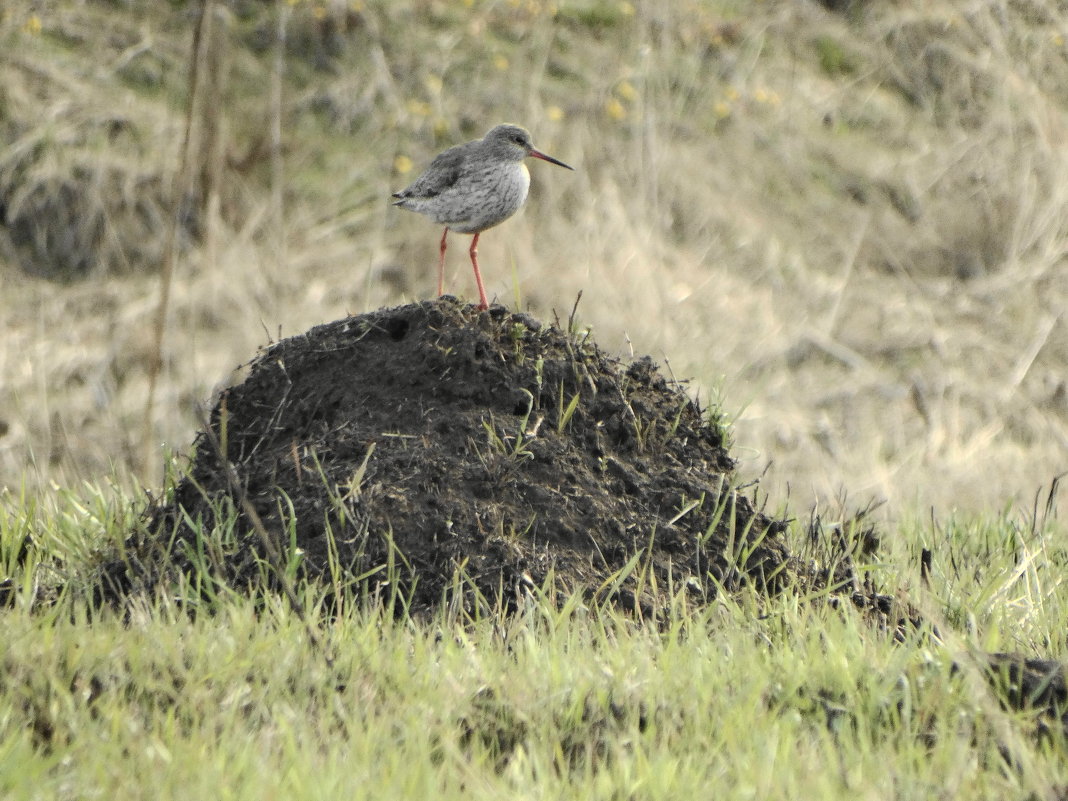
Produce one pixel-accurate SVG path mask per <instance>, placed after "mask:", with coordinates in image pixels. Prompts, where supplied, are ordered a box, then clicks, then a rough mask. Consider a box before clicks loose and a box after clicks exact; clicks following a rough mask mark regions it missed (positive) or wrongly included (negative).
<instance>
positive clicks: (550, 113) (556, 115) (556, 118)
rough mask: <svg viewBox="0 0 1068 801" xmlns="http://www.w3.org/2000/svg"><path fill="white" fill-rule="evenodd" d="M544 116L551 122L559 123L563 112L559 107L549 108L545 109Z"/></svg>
mask: <svg viewBox="0 0 1068 801" xmlns="http://www.w3.org/2000/svg"><path fill="white" fill-rule="evenodd" d="M545 116H546V117H548V118H549V119H550V120H551V121H552V122H560V120H562V119H563V118H564V110H563V109H562V108H560V107H559V106H549V107H548V108H547V109H545Z"/></svg>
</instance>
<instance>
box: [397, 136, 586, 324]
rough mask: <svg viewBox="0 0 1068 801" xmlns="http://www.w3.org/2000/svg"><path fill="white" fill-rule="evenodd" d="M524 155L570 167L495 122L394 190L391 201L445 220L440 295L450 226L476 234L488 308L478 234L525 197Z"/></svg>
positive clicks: (478, 279) (474, 250) (474, 249)
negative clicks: (478, 135)
mask: <svg viewBox="0 0 1068 801" xmlns="http://www.w3.org/2000/svg"><path fill="white" fill-rule="evenodd" d="M527 156H531V157H533V158H536V159H541V160H542V161H548V162H549V163H550V164H556V165H557V166H559V167H566V168H567V169H569V170H573V169H574V167H570V166H568V165H567V164H564V162H562V161H560V160H558V159H554V158H553V157H552V156H547V155H546V154H544V153H542V152H541V151H539V150H537V149H535V147H534V145H533V143H532V142H531V140H530V134H529V133H528V132H527V131H526V130H525V129H524V128H520V127H519V126H518V125H498V126H496V127H494V128H492V129H490V131H489V132H488V133H487V134H486V135H485V136H483V137H482V138H481V139H475V140H473V141H470V142H465V143H464V144H462V145H456V146H455V147H450V148H449V149H448V150H446V151H444V152H443V153H440V154H438V156H437V158H435V159H434V160H433V161H432V162H431V163H430V166H429V167H428V168H427V170H426V172H424V173H423V174H422V175H420V176H419V177H418V178H416V179H415V181H413V182H412V184H411V186H409V187H408V188H407V189H402V190H401V191H400V192H395V193H394V194H393V197H395V198H397V200H396V201H395V202H394V204H393V205H395V206H400V207H401V208H402V209H408V210H409V211H415V212H418V213H419V214H425V215H426V216H427V217H429V218H430V219H432V220H433V221H434V222H436V223H438V224H439V225H444V226H445V232H444V233H443V234H442V235H441V257H440V260H439V262H438V295H441V294H444V292H445V240H446V238H447V237H448V235H449V231H456V232H457V233H461V234H474V235H475V236H474V238H473V239H472V240H471V249H470V251H469V253H470V254H471V266H472V267H474V268H475V283H476V284H478V300H479V304H478V308H479V309H488V308H489V302H488V301H487V300H486V289H485V287H484V286H483V284H482V274H481V273H480V272H479V270H478V237H479V234H481V233H482V232H483V231H485V230H486V229H487V228H492V227H493V226H495V225H497V224H498V223H502V222H504V221H505V220H507V219H508V218H509V217H511V216H512V215H513V214H515V213H516V212H517V211H519V209H520V207H521V206H522V205H523V202H524V201H525V200H526V199H527V190H528V189H529V188H530V172H529V170H527V166H526V165H525V164H524V163H523V159H525V158H527Z"/></svg>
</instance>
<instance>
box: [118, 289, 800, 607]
mask: <svg viewBox="0 0 1068 801" xmlns="http://www.w3.org/2000/svg"><path fill="white" fill-rule="evenodd" d="M220 454H225V457H226V458H225V460H223V459H221V458H220ZM733 468H734V462H733V461H732V460H731V458H730V456H729V454H728V452H727V443H726V441H725V437H724V429H723V428H722V427H721V426H720V425H719V423H718V420H717V419H716V417H715V414H714V413H709V412H705V411H702V410H701V409H700V408H699V407H698V405H697V403H696V402H695V401H694V400H693V399H691V398H690V397H689V396H688V395H687V394H686V393H685V392H684V391H683V389H682V388H681V387H679V386H678V385H676V384H674V383H672V382H670V381H668V380H666V379H665V378H664V376H663V375H661V373H660V372H659V370H658V369H657V367H656V365H655V364H654V363H653V362H652V361H651V360H650V359H648V358H642V359H638V360H637V361H633V362H631V363H629V364H628V363H622V362H620V361H619V360H617V359H614V358H611V357H609V356H607V355H606V354H604V353H603V352H602V351H601V350H599V349H598V348H597V347H596V346H595V345H594V344H592V343H591V342H590V341H589V339H588V338H586V336H584V335H582V334H573V333H568V332H565V331H563V330H561V329H560V328H559V327H557V326H548V325H542V324H541V323H539V322H538V321H537V320H534V319H532V318H531V317H529V316H527V315H524V314H512V313H509V312H508V311H507V310H506V309H504V308H502V307H499V306H497V307H494V308H492V309H490V310H489V311H488V312H478V311H476V310H475V309H474V307H472V306H462V305H460V304H459V303H458V302H456V301H455V300H453V299H451V298H443V299H442V300H439V301H435V302H425V303H420V304H412V305H408V306H401V307H399V308H395V309H388V310H383V311H378V312H373V313H371V314H366V315H361V316H357V317H350V318H347V319H343V320H338V321H336V322H333V323H328V324H326V325H322V326H318V327H316V328H313V329H312V330H311V331H309V332H308V333H306V334H303V335H301V336H295V337H292V338H290V339H286V340H283V341H281V342H278V343H277V344H275V345H272V346H271V347H269V348H267V349H266V350H265V351H264V352H263V353H262V354H261V355H260V356H259V357H258V358H257V359H256V360H255V361H254V362H253V363H252V364H251V369H250V372H249V375H248V377H247V378H246V379H245V381H244V382H243V383H241V384H239V385H237V386H234V387H232V388H230V389H228V390H227V391H225V392H224V393H223V394H222V396H221V397H220V399H219V401H218V403H217V405H216V407H215V409H214V411H213V412H212V415H211V422H210V430H207V431H204V432H202V433H201V434H200V436H199V437H198V439H197V442H196V447H195V455H194V458H193V463H192V465H191V468H190V470H189V472H188V475H186V476H185V477H184V478H182V480H181V481H180V482H179V483H178V485H177V487H176V488H175V490H174V492H173V493H170V494H169V497H167V498H166V500H165V501H163V502H161V503H159V504H157V505H156V506H155V507H154V508H153V509H152V510H151V511H150V518H149V520H148V521H147V525H146V526H145V527H144V529H143V530H142V531H141V532H140V533H139V534H138V535H137V536H135V537H133V538H132V539H131V540H130V542H129V543H128V544H127V549H126V550H127V554H126V559H125V560H124V561H123V562H122V563H121V564H120V563H115V564H112V565H111V566H110V567H109V568H108V570H107V571H106V574H107V578H108V583H109V585H110V589H109V590H108V592H107V594H109V595H113V594H114V593H115V592H116V591H117V592H118V593H120V594H121V595H126V594H128V593H129V592H131V591H142V590H149V591H152V590H155V589H157V588H159V587H161V586H165V585H166V583H168V582H172V581H173V580H174V579H175V578H177V577H179V576H180V574H182V573H185V574H187V575H191V574H192V573H193V572H194V571H193V568H194V566H195V565H197V564H200V565H202V566H203V565H207V567H208V573H210V575H211V576H212V577H213V578H214V579H215V580H217V581H219V582H225V583H226V584H227V585H229V586H231V587H242V586H247V585H250V584H256V583H257V582H259V581H261V580H263V579H264V578H265V577H266V578H267V579H268V580H269V581H277V579H278V576H279V574H285V573H286V571H288V572H289V573H290V574H291V575H293V576H298V575H299V576H303V577H309V578H312V579H316V580H324V581H326V582H329V583H331V584H334V585H335V586H336V585H337V583H338V582H347V583H348V584H349V586H352V583H353V581H355V582H356V584H357V585H358V588H359V591H360V592H366V593H377V594H379V595H380V596H382V597H386V596H387V595H388V596H390V597H392V598H393V599H394V600H397V599H398V598H399V599H401V600H402V601H403V602H404V603H410V605H411V608H412V609H414V610H421V609H429V608H433V607H435V606H436V605H438V604H439V603H440V602H441V601H442V600H443V599H444V598H445V597H447V596H448V595H449V593H448V590H449V589H450V588H456V587H460V588H461V589H462V592H461V595H463V596H464V601H465V604H466V605H467V606H468V608H470V605H471V603H472V602H475V601H476V600H482V601H485V602H487V603H489V604H495V603H498V602H501V601H503V602H504V603H505V604H506V605H511V604H514V603H515V601H516V599H517V598H518V597H521V596H522V595H523V594H525V593H529V592H536V591H538V590H540V589H541V588H542V587H544V586H546V585H547V580H549V579H551V581H550V582H549V583H550V584H551V585H552V588H553V591H556V592H562V593H571V592H575V591H579V592H584V593H585V594H586V595H587V597H594V596H595V597H596V600H602V599H612V600H615V601H616V602H618V603H620V604H621V605H623V606H624V607H628V608H630V609H634V610H637V611H639V612H642V613H644V614H653V615H655V614H656V613H657V612H658V610H660V609H663V608H664V605H665V604H666V602H667V599H668V598H669V597H670V596H671V595H674V594H676V593H678V592H680V591H684V592H686V593H687V594H689V595H691V596H693V597H694V598H695V599H702V600H703V599H706V598H708V597H711V596H713V595H714V594H715V593H716V592H718V591H719V590H720V589H728V590H733V589H735V588H737V587H739V586H741V585H742V584H744V583H746V582H754V583H755V584H756V585H757V586H758V587H760V588H761V589H763V590H774V589H775V588H776V587H778V586H781V584H782V583H783V582H784V581H786V580H788V579H789V576H788V573H789V570H790V566H791V564H792V562H791V560H790V558H789V555H788V554H787V551H786V548H785V546H784V545H783V543H782V542H781V539H780V536H779V535H780V534H781V533H782V531H783V530H784V528H785V523H784V522H783V521H779V520H772V519H769V518H768V517H766V516H765V515H763V514H761V513H759V512H757V511H755V510H754V508H753V506H752V504H751V502H750V501H749V500H748V499H747V498H746V497H745V496H743V495H742V494H740V493H739V492H738V491H737V490H736V489H735V487H734V484H733V474H732V471H733ZM203 573H204V571H203V570H201V572H200V574H201V577H202V576H203Z"/></svg>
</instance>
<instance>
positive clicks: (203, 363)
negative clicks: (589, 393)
mask: <svg viewBox="0 0 1068 801" xmlns="http://www.w3.org/2000/svg"><path fill="white" fill-rule="evenodd" d="M271 7H273V6H272V5H271V4H242V3H236V2H235V3H232V4H230V8H229V10H227V11H225V12H221V16H220V20H219V24H220V28H221V30H222V31H223V38H222V39H221V42H222V44H221V45H220V47H222V48H223V49H224V52H222V53H220V54H217V55H218V56H219V58H220V61H219V64H221V65H222V66H221V67H220V68H219V75H220V76H221V77H219V80H218V83H217V84H214V85H213V89H212V91H213V92H215V93H217V98H218V100H217V102H215V103H212V104H210V105H209V106H207V108H206V110H204V109H201V110H200V111H198V114H199V115H200V117H199V118H198V119H199V120H200V122H201V123H202V124H204V126H205V129H206V130H210V131H212V132H214V134H213V135H216V136H218V137H219V138H220V145H219V146H220V147H221V149H222V150H221V152H222V154H223V155H222V164H223V165H224V166H222V167H221V168H220V169H221V173H220V174H219V180H218V183H217V186H216V188H215V192H214V194H213V195H212V197H211V198H209V197H207V194H211V193H207V194H206V195H203V196H198V197H196V198H195V199H194V201H193V202H192V205H191V206H190V207H189V209H190V210H189V211H188V213H187V214H186V215H184V216H183V218H182V219H183V222H184V224H185V225H186V228H185V229H184V230H185V231H186V233H187V236H186V237H185V238H184V248H183V249H182V251H181V254H180V258H179V262H178V264H177V268H176V269H177V272H176V275H175V285H174V288H173V292H172V296H171V299H170V316H169V318H168V325H167V337H166V342H165V347H164V354H163V356H164V368H163V373H162V375H161V383H160V386H159V389H158V395H157V402H156V410H155V419H154V421H153V424H154V432H155V433H154V436H155V438H156V440H157V441H158V442H159V443H165V445H166V447H167V448H169V449H173V450H178V451H181V450H182V449H183V448H185V447H186V445H187V443H188V442H189V441H190V440H191V436H192V433H193V431H194V430H195V428H196V427H197V426H198V420H197V411H196V410H197V408H198V406H199V405H200V404H201V403H203V402H204V401H205V400H206V399H207V398H208V397H209V395H210V394H211V392H212V391H213V390H214V388H216V387H218V386H220V385H222V384H225V383H226V382H228V381H229V380H230V379H231V376H232V372H231V371H232V370H233V369H234V368H235V367H236V366H237V365H239V364H240V363H242V362H244V361H246V360H248V359H249V358H251V356H252V355H253V353H254V352H255V349H256V348H257V347H258V346H259V345H262V344H264V343H265V342H267V341H268V339H269V338H270V337H277V336H279V335H289V334H294V333H299V332H301V331H303V330H305V329H306V328H307V327H309V326H311V325H313V324H315V323H319V322H323V321H326V320H330V319H334V318H336V317H338V316H340V315H343V314H345V313H348V312H360V311H364V310H368V309H373V308H377V307H379V306H381V305H384V304H392V303H399V302H402V301H404V300H407V299H412V298H417V297H425V296H427V295H429V294H430V293H431V292H432V291H433V285H434V280H435V276H434V269H433V265H434V259H435V252H436V245H437V237H438V234H439V232H438V231H437V230H436V229H435V227H434V226H433V225H432V224H430V223H429V222H427V221H426V220H424V219H422V218H419V217H417V216H415V215H408V214H404V213H401V212H398V211H396V210H394V209H392V208H390V207H389V205H388V203H387V202H386V201H387V198H388V196H389V193H390V192H391V191H393V190H395V189H397V188H399V187H400V186H403V185H404V184H405V183H406V182H407V181H408V180H409V179H410V178H411V177H412V174H411V172H405V169H406V168H407V169H408V170H417V169H419V168H420V167H422V166H423V165H425V164H426V163H427V162H428V161H429V159H430V158H431V157H432V156H433V154H434V153H435V152H436V151H438V150H439V149H441V148H443V147H444V146H447V145H449V144H452V143H455V142H458V141H461V140H463V139H466V138H471V137H473V136H477V135H480V134H481V133H482V132H484V130H485V129H487V128H488V127H490V126H491V125H492V124H494V123H496V122H499V121H502V120H511V121H516V122H521V123H523V124H525V125H527V126H528V127H529V128H531V130H532V131H533V133H534V138H535V142H536V143H537V144H538V146H539V147H541V148H543V149H544V150H546V151H548V152H550V153H552V154H554V155H556V156H558V157H559V158H561V159H563V160H565V161H567V162H568V163H570V164H572V165H574V166H575V167H576V168H577V169H578V172H577V173H574V174H571V173H566V174H565V173H564V172H563V171H556V170H554V169H553V168H551V167H547V166H545V165H538V164H534V165H533V166H532V173H534V178H533V183H534V186H533V188H532V193H531V194H532V196H531V200H530V203H529V205H528V209H527V211H526V213H525V214H524V215H522V216H520V217H519V218H517V219H515V220H512V221H509V222H508V223H506V224H505V225H503V226H502V227H501V228H499V229H496V230H493V231H491V232H489V233H487V234H486V235H485V237H484V238H483V240H482V241H481V242H480V245H481V247H480V260H481V261H482V263H483V265H484V266H485V270H484V273H485V274H486V277H487V281H488V287H487V289H488V291H489V292H490V294H491V295H496V296H497V298H498V299H500V300H501V301H503V302H506V303H508V304H509V305H516V304H517V303H518V305H521V306H523V307H526V308H530V309H531V310H532V311H533V312H534V313H535V314H537V315H539V316H542V317H551V315H552V313H553V311H554V310H556V311H558V312H560V314H561V316H564V314H565V313H566V311H567V310H569V309H570V307H571V305H572V303H573V301H574V298H575V296H576V294H577V293H578V292H579V291H582V292H583V300H582V304H581V306H580V316H581V317H582V319H583V320H584V321H585V323H587V324H589V325H591V326H592V327H593V329H594V335H595V337H596V338H597V339H598V340H599V342H600V343H601V344H602V345H603V346H605V347H607V348H609V349H618V350H620V351H623V352H627V351H628V350H630V349H632V350H633V351H634V352H635V353H636V354H641V353H651V354H653V355H654V356H655V357H657V358H658V359H666V360H668V361H670V363H671V365H672V368H673V370H674V373H675V375H676V376H678V377H679V378H687V377H689V378H692V379H693V381H694V387H695V390H699V391H700V393H701V394H702V395H703V396H705V397H707V396H709V395H710V394H711V395H713V396H715V397H719V398H721V399H722V400H723V402H724V404H725V408H726V410H727V411H728V412H729V413H731V414H735V415H737V423H736V443H737V455H738V456H740V457H741V458H742V459H743V469H744V470H745V472H746V473H748V474H751V475H757V474H760V473H761V472H762V471H763V469H764V467H765V465H766V463H767V462H769V461H770V462H772V467H771V469H770V470H769V471H768V473H767V475H766V476H765V479H764V482H765V488H766V489H768V490H769V491H770V493H771V497H772V498H773V499H774V500H775V501H776V502H779V501H782V500H784V499H785V498H786V496H787V494H790V495H792V497H793V502H794V503H795V504H799V505H801V506H807V505H809V503H810V502H811V499H812V498H813V497H815V498H816V499H819V500H827V499H832V498H834V497H835V496H836V495H838V494H839V493H840V492H841V491H842V490H843V489H844V490H846V491H848V492H849V493H850V495H851V496H852V497H853V498H854V499H856V500H857V501H858V502H859V501H863V500H865V499H866V498H868V497H870V496H877V497H886V498H888V499H889V500H891V501H892V503H891V504H890V505H889V506H888V507H887V508H889V509H892V510H895V511H896V510H901V509H907V508H917V507H918V508H924V507H926V506H930V505H933V506H937V507H940V508H948V507H956V508H961V509H980V508H989V507H999V506H1001V505H1003V504H1004V503H1007V502H1011V501H1012V500H1022V501H1026V500H1029V499H1030V497H1031V496H1032V495H1033V493H1034V491H1035V490H1036V488H1037V487H1039V486H1040V485H1041V484H1043V483H1048V481H1049V479H1050V478H1051V477H1052V476H1053V475H1055V474H1056V473H1058V472H1062V471H1064V470H1065V469H1066V467H1068V462H1066V457H1065V453H1066V452H1068V389H1066V381H1068V375H1066V373H1065V367H1064V365H1065V364H1068V320H1066V319H1065V318H1064V316H1063V313H1062V310H1063V309H1064V308H1065V307H1066V304H1068V270H1066V268H1065V263H1064V256H1063V254H1064V252H1065V250H1066V243H1068V189H1066V188H1065V187H1068V180H1065V179H1066V178H1068V156H1066V155H1065V154H1066V152H1068V151H1066V150H1065V147H1064V144H1065V138H1066V137H1065V133H1066V130H1068V129H1066V122H1068V118H1066V112H1068V103H1066V101H1065V99H1064V97H1063V92H1062V88H1063V86H1065V85H1068V50H1066V44H1065V40H1064V36H1065V32H1066V31H1068V13H1065V12H1064V11H1063V10H1062V9H1060V8H1058V7H1057V5H1056V4H1054V3H1043V2H1038V1H1037V0H1036V1H1035V2H1025V3H1011V4H1010V3H1004V2H985V3H973V4H967V5H965V4H962V3H950V2H935V3H919V2H913V3H907V2H902V3H896V4H871V7H870V8H868V9H866V10H863V11H856V12H853V13H852V14H851V15H836V14H833V13H830V12H827V11H824V10H822V9H820V8H819V7H818V6H816V5H814V4H797V3H793V2H764V3H760V4H735V3H730V2H726V1H725V0H718V1H716V2H713V0H707V1H706V2H697V0H692V1H691V2H680V3H672V4H663V3H655V2H633V3H625V2H623V3H621V2H615V1H614V0H611V1H610V0H582V1H581V2H579V0H575V2H559V3H556V4H549V3H544V2H537V0H529V1H528V2H479V1H478V0H476V1H475V2H472V3H470V4H469V7H468V4H463V3H446V2H435V1H434V0H407V1H406V2H391V3H388V4H387V3H349V4H344V3H325V2H317V3H309V2H303V3H297V4H295V5H293V6H292V7H291V8H290V9H289V12H288V13H289V14H290V16H289V19H288V22H287V33H288V47H289V49H288V55H287V59H286V61H285V70H286V72H285V90H284V94H283V111H284V119H283V139H284V153H283V156H284V160H285V161H284V186H282V187H281V189H283V190H284V192H283V194H282V195H281V197H282V200H283V201H284V206H283V208H284V210H285V217H284V221H283V223H284V225H283V226H281V234H284V236H280V226H279V225H278V224H277V223H276V222H275V221H274V219H273V215H272V208H274V209H277V204H278V196H277V195H276V196H275V200H274V201H272V194H271V165H270V161H269V142H268V134H267V132H268V125H269V120H270V91H271V89H270V74H271V56H270V52H269V49H268V48H269V44H270V41H271V36H272V35H273V31H274V23H273V21H272V19H271V18H270V17H269V10H270V8H271ZM191 18H192V17H191V15H190V12H189V10H188V9H185V8H181V7H173V6H172V5H170V4H145V5H137V4H134V5H133V6H127V5H113V4H109V3H102V2H92V3H86V4H83V3H78V2H74V1H73V0H71V1H70V2H59V3H54V4H48V5H47V7H45V8H42V7H41V6H40V4H35V3H31V2H29V0H14V2H12V3H9V4H7V5H6V6H5V10H4V11H3V12H0V85H2V86H3V87H4V88H3V90H2V92H0V130H2V131H4V133H5V138H4V143H3V147H2V148H0V217H2V218H3V219H4V221H5V222H6V226H7V227H6V228H4V229H0V304H2V308H0V314H2V315H3V319H4V321H5V322H4V328H5V331H4V345H3V347H2V348H0V375H2V376H3V381H2V383H0V486H3V485H7V486H9V487H13V488H14V487H18V486H20V485H21V484H23V483H25V484H28V485H29V486H31V487H36V486H46V485H47V484H49V483H50V482H54V483H57V484H60V485H70V484H73V483H74V482H77V481H80V480H82V479H90V480H95V479H99V478H100V477H101V476H103V475H105V474H108V473H110V472H111V471H112V470H113V469H115V468H117V469H118V471H119V472H120V473H123V474H127V475H130V476H131V478H132V479H134V480H137V481H139V482H144V483H145V484H146V485H148V486H152V485H154V483H155V482H156V481H157V480H158V472H159V464H151V463H150V464H145V460H144V458H143V451H144V442H143V435H142V428H141V420H140V415H141V413H142V411H143V409H144V400H145V393H146V389H147V380H148V379H147V375H148V370H149V366H150V364H151V361H152V358H153V355H152V352H151V350H152V349H151V340H152V336H151V332H152V328H153V325H154V315H155V300H156V297H157V293H158V274H157V270H158V266H159V263H158V258H159V247H160V246H161V245H162V242H163V241H164V222H163V221H165V220H166V218H167V216H168V215H169V214H170V213H171V212H170V208H169V206H168V204H169V203H170V202H171V200H170V198H171V187H172V185H173V183H172V182H173V180H174V171H175V169H176V164H177V158H178V148H179V142H180V136H181V130H182V121H183V114H184V111H185V104H186V99H185V97H184V94H185V89H186V79H187V70H188V61H189V55H188V54H189V49H190V38H191V28H192V26H191V24H190V20H191ZM116 120H120V121H121V124H118V127H116V125H117V124H116V122H115V121H116ZM207 158H208V156H205V155H203V154H202V159H207ZM542 167H544V169H542ZM206 174H208V173H204V172H202V174H201V175H200V178H199V180H200V181H201V183H199V184H198V187H200V188H201V189H203V188H204V184H203V181H204V180H205V175H206ZM63 186H69V187H71V191H66V192H64V191H63V190H58V191H57V188H61V187H63ZM276 188H277V185H276ZM35 198H36V199H38V200H34V201H33V202H36V203H37V205H36V206H33V205H27V204H29V203H30V200H31V199H35ZM272 202H273V203H274V204H275V205H274V206H272ZM27 210H32V211H33V213H32V214H28V212H27ZM19 215H22V216H19ZM27 215H28V216H27ZM16 218H17V219H19V220H22V219H29V220H32V221H33V224H34V225H35V226H38V227H40V228H41V230H42V231H44V232H45V233H46V234H47V235H48V236H47V237H46V240H44V241H47V242H49V243H51V244H50V245H49V248H45V249H43V250H42V249H40V248H38V251H39V252H35V251H34V249H33V247H31V244H32V243H31V244H27V243H28V242H29V241H30V240H28V239H27V236H26V235H25V232H24V230H23V229H21V228H19V227H18V226H17V225H13V223H12V221H13V220H15V219H16ZM463 241H464V240H463V238H462V237H455V238H454V247H453V249H452V250H451V251H450V259H449V288H450V290H451V291H453V292H456V293H460V294H463V295H465V296H467V297H471V296H472V294H473V291H474V287H473V281H472V279H471V276H470V270H469V266H468V264H467V262H466V258H465V254H464V253H463V250H464V247H463ZM283 249H284V254H285V256H284V258H282V257H280V250H283ZM71 265H76V266H77V269H70V266H71ZM71 273H74V274H75V275H73V276H72V275H71ZM44 274H50V275H54V276H55V279H54V280H48V279H47V278H45V277H43V276H44ZM72 278H73V279H74V280H72ZM157 453H159V456H158V457H157V459H156V460H155V461H157V462H159V463H162V461H163V459H164V455H163V450H162V449H160V450H157Z"/></svg>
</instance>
